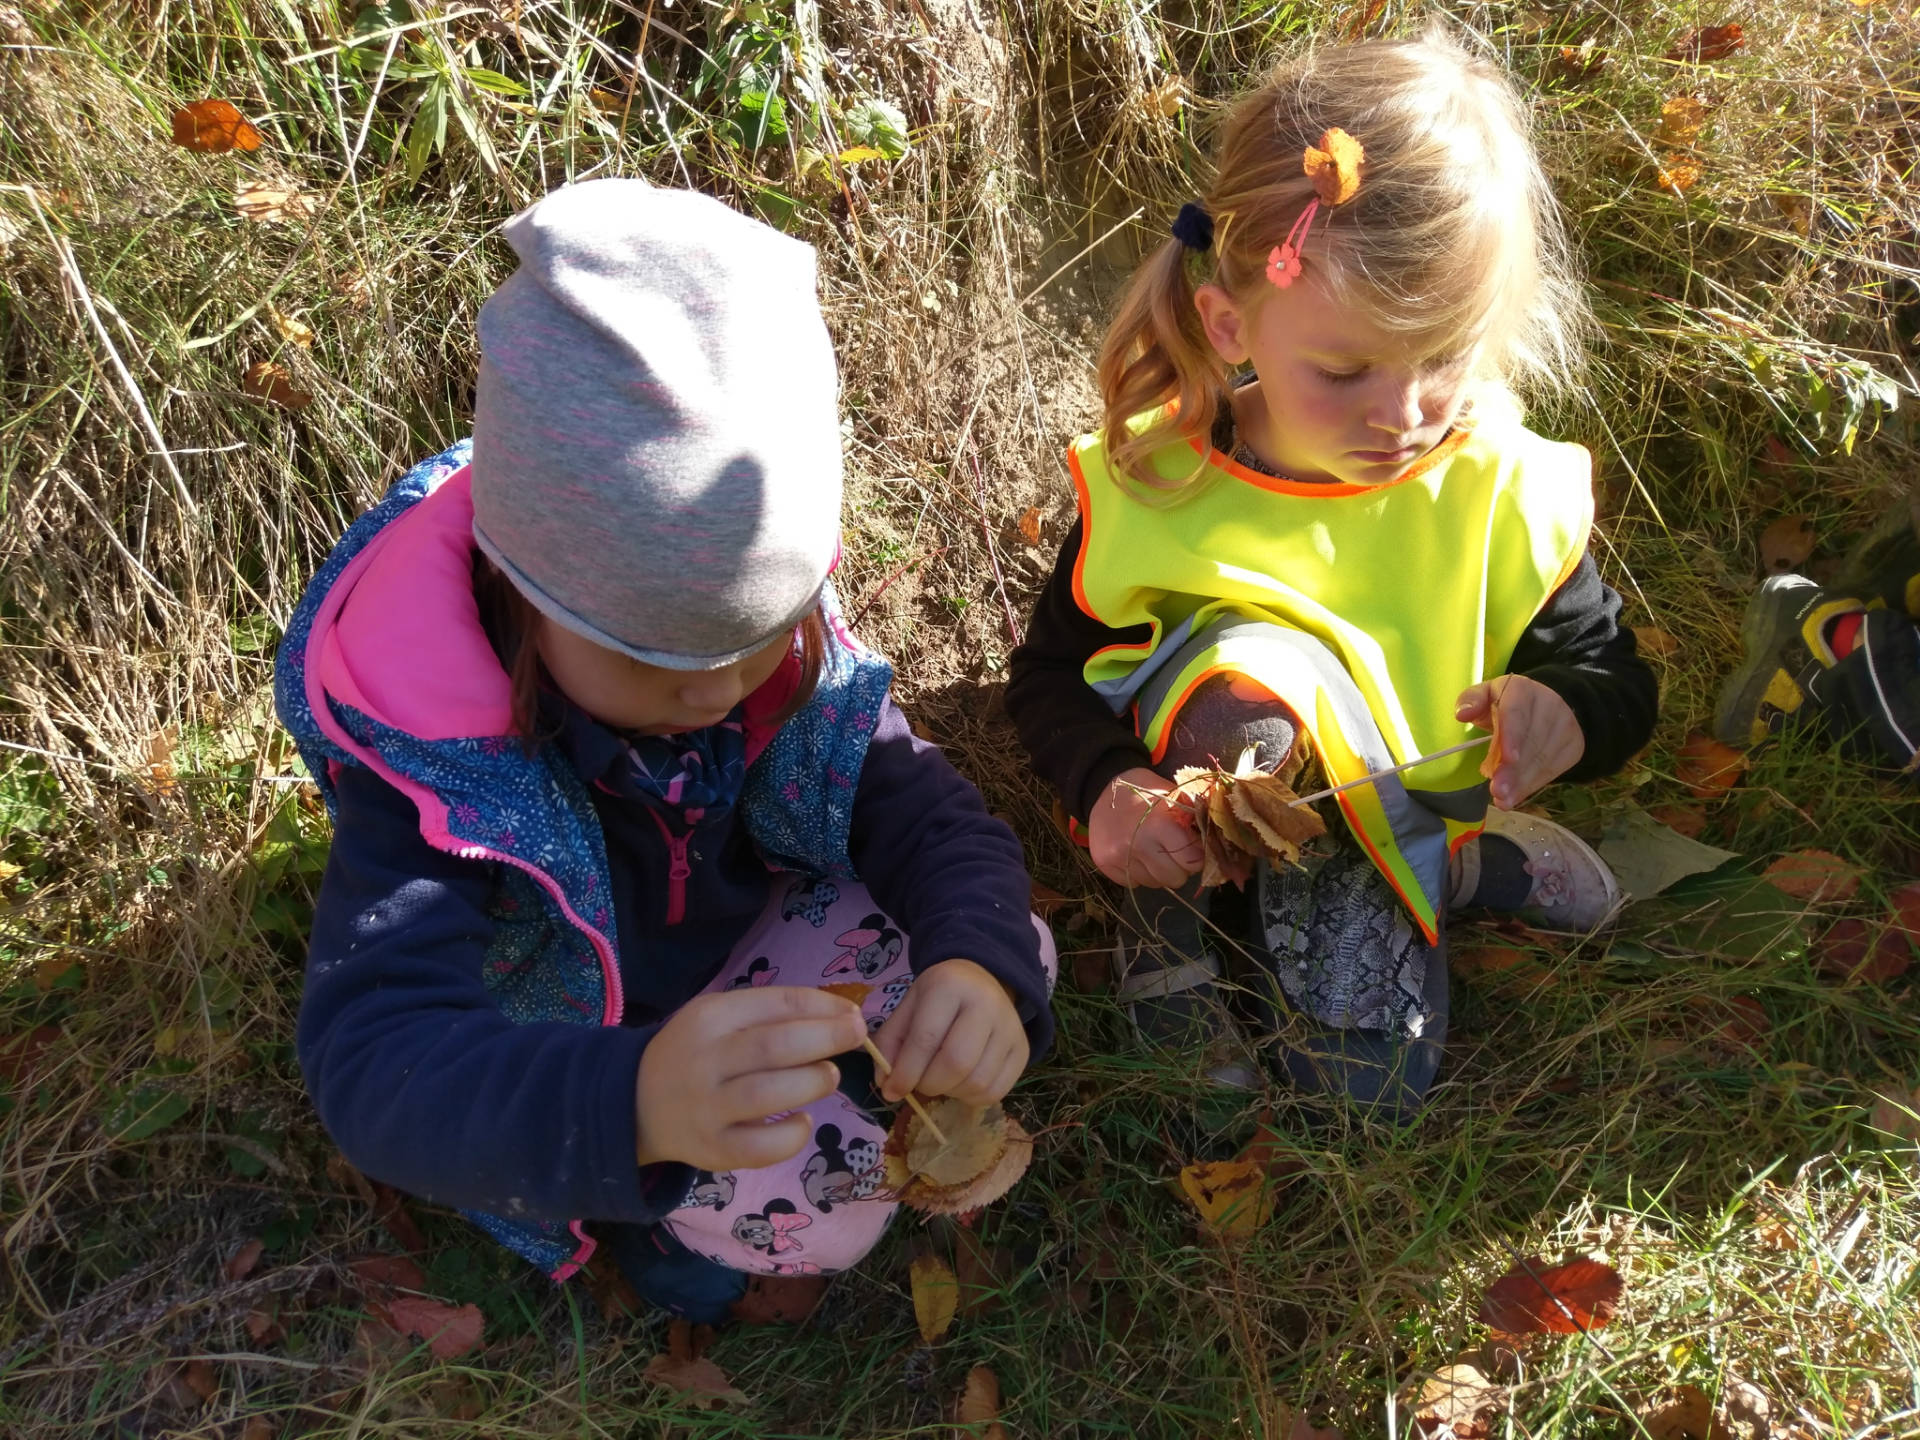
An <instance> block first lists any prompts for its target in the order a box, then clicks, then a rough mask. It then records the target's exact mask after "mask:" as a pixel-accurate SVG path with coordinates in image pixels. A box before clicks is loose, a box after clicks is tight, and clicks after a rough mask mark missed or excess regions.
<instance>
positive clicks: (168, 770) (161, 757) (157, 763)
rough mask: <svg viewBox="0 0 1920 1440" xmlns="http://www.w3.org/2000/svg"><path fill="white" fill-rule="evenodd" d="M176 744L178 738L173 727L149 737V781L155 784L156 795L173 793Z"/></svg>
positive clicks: (158, 731) (154, 791)
mask: <svg viewBox="0 0 1920 1440" xmlns="http://www.w3.org/2000/svg"><path fill="white" fill-rule="evenodd" d="M176 743H177V737H176V736H175V733H174V730H173V727H172V726H168V727H167V728H166V729H164V730H157V731H155V732H154V733H153V734H151V735H149V736H148V737H147V779H149V780H150V781H152V782H153V793H154V794H156V795H171V794H172V793H173V787H174V784H175V777H174V773H173V747H174V745H175V744H176Z"/></svg>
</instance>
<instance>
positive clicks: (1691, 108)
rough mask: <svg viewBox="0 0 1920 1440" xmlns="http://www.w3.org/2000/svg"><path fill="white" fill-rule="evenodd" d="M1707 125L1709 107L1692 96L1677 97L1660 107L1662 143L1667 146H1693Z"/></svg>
mask: <svg viewBox="0 0 1920 1440" xmlns="http://www.w3.org/2000/svg"><path fill="white" fill-rule="evenodd" d="M1706 123H1707V107H1706V105H1705V104H1704V103H1703V102H1701V101H1699V100H1696V99H1695V98H1694V97H1693V96H1691V95H1676V96H1674V97H1673V98H1672V99H1671V100H1669V101H1667V102H1666V104H1664V105H1662V106H1661V107H1660V141H1661V143H1662V144H1665V145H1691V144H1692V143H1693V142H1694V141H1695V140H1698V139H1699V138H1700V130H1701V127H1702V126H1704V125H1705V124H1706Z"/></svg>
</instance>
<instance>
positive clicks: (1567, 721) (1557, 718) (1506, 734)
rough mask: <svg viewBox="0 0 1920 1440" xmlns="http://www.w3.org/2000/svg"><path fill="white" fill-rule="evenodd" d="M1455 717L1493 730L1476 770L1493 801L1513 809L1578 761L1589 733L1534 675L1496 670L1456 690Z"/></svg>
mask: <svg viewBox="0 0 1920 1440" xmlns="http://www.w3.org/2000/svg"><path fill="white" fill-rule="evenodd" d="M1453 718H1454V719H1456V720H1461V721H1464V722H1465V723H1467V724H1469V725H1479V726H1481V727H1483V728H1485V729H1488V730H1491V731H1493V743H1492V744H1491V745H1489V746H1488V747H1487V756H1486V759H1485V760H1483V761H1481V763H1480V773H1481V774H1482V775H1484V776H1486V777H1487V779H1488V780H1489V781H1491V782H1492V785H1491V787H1490V789H1491V793H1492V798H1493V803H1494V804H1495V805H1497V806H1499V807H1500V808H1501V809H1502V810H1511V809H1513V808H1514V807H1515V806H1516V805H1519V804H1522V803H1524V802H1525V800H1526V799H1527V797H1528V796H1529V795H1531V794H1533V793H1534V791H1536V790H1538V789H1540V788H1541V787H1542V786H1544V785H1549V784H1551V783H1552V782H1553V781H1554V780H1555V779H1556V778H1557V777H1559V776H1560V775H1561V774H1563V773H1564V772H1565V771H1567V770H1569V769H1571V768H1572V767H1573V766H1574V765H1576V764H1578V763H1579V760H1580V757H1581V756H1582V755H1584V754H1585V753H1586V750H1587V737H1586V736H1585V735H1584V734H1583V733H1582V732H1581V729H1580V722H1579V721H1578V720H1576V719H1575V718H1574V714H1573V707H1572V706H1570V705H1568V704H1567V702H1566V701H1565V700H1562V699H1561V698H1560V696H1559V695H1558V694H1557V693H1555V692H1554V691H1553V690H1550V689H1548V688H1547V687H1546V686H1545V685H1542V684H1541V683H1540V682H1539V681H1538V680H1530V679H1528V678H1527V677H1526V676H1525V675H1500V676H1496V677H1495V678H1494V679H1492V680H1489V681H1487V682H1485V683H1484V684H1481V685H1471V686H1468V687H1467V688H1466V689H1465V690H1463V691H1461V692H1460V698H1459V700H1458V701H1456V702H1455V705H1454V712H1453Z"/></svg>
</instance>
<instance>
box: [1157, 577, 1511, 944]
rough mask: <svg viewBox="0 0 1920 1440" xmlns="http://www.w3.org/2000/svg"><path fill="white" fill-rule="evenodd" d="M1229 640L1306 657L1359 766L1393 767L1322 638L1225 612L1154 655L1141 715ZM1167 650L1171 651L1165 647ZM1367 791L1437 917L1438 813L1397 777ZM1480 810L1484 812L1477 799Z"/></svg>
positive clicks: (1442, 863)
mask: <svg viewBox="0 0 1920 1440" xmlns="http://www.w3.org/2000/svg"><path fill="white" fill-rule="evenodd" d="M1232 640H1254V641H1258V642H1259V643H1261V644H1263V645H1271V646H1274V647H1275V648H1279V649H1287V650H1291V651H1293V652H1294V653H1295V654H1296V655H1298V656H1300V657H1301V658H1303V659H1304V660H1306V661H1307V663H1308V664H1309V665H1310V666H1312V668H1313V672H1314V675H1315V677H1316V678H1317V679H1318V680H1319V682H1320V687H1321V689H1322V690H1324V691H1325V692H1326V694H1327V698H1328V699H1329V700H1331V701H1332V702H1333V712H1334V719H1335V720H1336V721H1337V722H1338V724H1339V726H1340V733H1341V735H1342V737H1343V738H1344V739H1345V740H1346V742H1347V744H1348V745H1349V746H1351V747H1352V749H1353V750H1354V752H1355V753H1356V754H1357V755H1359V756H1360V758H1361V759H1362V760H1364V761H1365V762H1366V765H1367V768H1368V769H1369V770H1380V769H1384V768H1385V767H1386V766H1389V765H1392V764H1393V763H1394V755H1393V752H1392V751H1391V750H1389V749H1388V748H1387V742H1386V739H1385V738H1384V737H1383V736H1382V735H1381V734H1380V727H1379V726H1378V725H1377V724H1375V723H1374V719H1373V712H1372V711H1371V710H1369V709H1368V708H1367V701H1366V697H1365V696H1364V695H1362V694H1361V693H1360V687H1359V686H1358V685H1356V684H1354V683H1353V677H1352V676H1351V675H1349V674H1348V673H1347V667H1346V666H1344V665H1342V664H1341V663H1340V659H1339V657H1338V656H1337V655H1335V654H1334V653H1333V651H1331V650H1329V649H1328V648H1327V646H1326V644H1325V643H1324V642H1323V641H1320V640H1316V639H1315V638H1314V637H1313V636H1311V635H1309V634H1307V633H1306V632H1305V631H1304V630H1294V629H1290V628H1289V627H1287V626H1285V625H1275V624H1271V623H1269V622H1267V621H1264V620H1247V619H1243V618H1241V617H1239V616H1235V615H1225V616H1222V617H1221V618H1220V619H1218V620H1215V621H1214V622H1213V623H1212V624H1210V625H1208V626H1207V628H1206V629H1204V630H1202V631H1201V632H1200V633H1199V634H1197V635H1195V636H1194V637H1193V638H1192V639H1191V640H1189V641H1187V642H1186V644H1184V645H1182V646H1180V647H1179V650H1178V652H1177V653H1168V656H1167V659H1166V660H1164V661H1162V660H1161V659H1160V655H1159V654H1156V655H1155V656H1154V667H1153V668H1154V672H1155V673H1154V678H1153V681H1152V683H1150V684H1148V685H1146V686H1145V687H1143V688H1142V689H1141V691H1140V693H1139V695H1138V696H1137V700H1138V703H1139V706H1140V714H1141V716H1142V718H1143V719H1145V720H1147V721H1148V722H1149V723H1150V722H1151V720H1152V719H1153V718H1154V717H1156V716H1158V715H1159V713H1160V707H1161V706H1163V705H1165V704H1166V703H1167V701H1168V699H1169V698H1171V696H1172V694H1173V686H1174V683H1175V682H1176V681H1177V680H1178V679H1179V678H1180V675H1181V673H1182V672H1183V671H1185V669H1186V668H1187V665H1188V664H1189V662H1191V661H1193V660H1195V659H1198V658H1199V657H1200V656H1201V655H1202V654H1203V653H1205V652H1206V651H1208V650H1211V649H1212V648H1213V647H1214V646H1216V645H1221V644H1224V643H1226V642H1228V641H1232ZM1166 648H1167V651H1171V647H1166ZM1163 653H1165V652H1163ZM1255 678H1258V677H1257V676H1256V677H1255ZM1302 718H1303V719H1305V718H1308V717H1304V716H1303V717H1302ZM1373 788H1374V791H1375V792H1376V793H1377V794H1378V795H1379V797H1380V808H1381V809H1382V810H1384V811H1385V812H1386V816H1387V824H1388V825H1389V826H1390V827H1391V828H1392V830H1393V839H1394V843H1395V844H1396V845H1397V846H1399V848H1400V854H1401V855H1402V857H1404V858H1405V860H1406V862H1407V866H1408V868H1409V869H1411V870H1412V871H1413V873H1414V876H1415V878H1416V879H1418V880H1419V882H1420V888H1421V890H1422V891H1423V892H1425V894H1426V897H1427V903H1428V904H1429V905H1431V906H1432V907H1433V912H1434V914H1435V915H1436V916H1437V915H1439V914H1441V913H1442V912H1443V911H1444V910H1445V909H1446V905H1447V858H1448V857H1447V822H1446V821H1445V820H1444V819H1442V818H1441V814H1440V812H1439V811H1438V810H1436V809H1433V808H1430V807H1429V806H1427V805H1424V804H1422V803H1421V802H1420V801H1419V800H1417V799H1416V798H1415V797H1414V796H1413V794H1411V793H1409V791H1408V790H1407V787H1406V786H1405V785H1404V784H1403V783H1401V780H1400V777H1399V776H1398V775H1383V776H1381V777H1380V778H1379V779H1378V780H1376V781H1374V783H1373ZM1484 788H1485V787H1484V786H1476V787H1475V788H1474V791H1463V792H1460V793H1462V794H1471V793H1476V792H1478V791H1480V790H1483V789H1484ZM1426 793H1428V794H1432V793H1433V792H1431V791H1429V792H1426ZM1480 808H1481V810H1482V811H1484V810H1485V808H1486V807H1485V803H1484V801H1483V802H1482V804H1481V807H1480ZM1476 818H1477V815H1476Z"/></svg>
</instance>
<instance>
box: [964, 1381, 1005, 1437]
mask: <svg viewBox="0 0 1920 1440" xmlns="http://www.w3.org/2000/svg"><path fill="white" fill-rule="evenodd" d="M953 1418H954V1419H955V1420H956V1421H958V1422H959V1423H960V1424H962V1425H967V1426H974V1427H981V1428H975V1429H973V1430H971V1431H970V1432H969V1433H970V1434H973V1435H978V1436H979V1437H980V1440H1007V1428H1006V1426H1004V1425H1002V1424H1001V1423H1000V1377H999V1376H998V1375H995V1374H994V1373H993V1371H992V1370H990V1369H988V1368H987V1367H986V1366H985V1365H976V1366H974V1367H973V1368H972V1369H971V1370H969V1371H968V1372H967V1383H966V1386H965V1388H964V1389H962V1390H961V1392H960V1400H959V1403H957V1404H956V1405H955V1406H954V1412H953Z"/></svg>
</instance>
